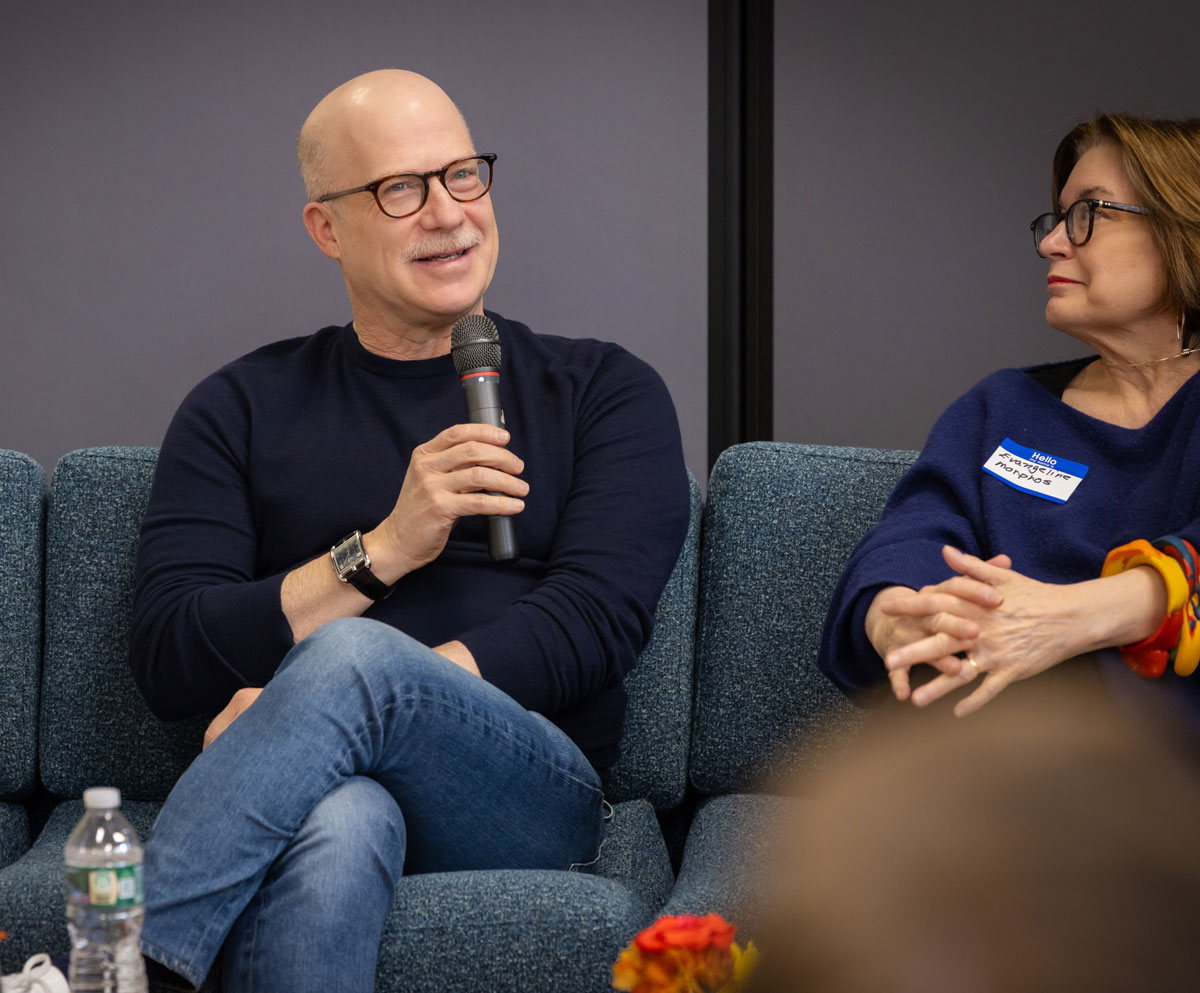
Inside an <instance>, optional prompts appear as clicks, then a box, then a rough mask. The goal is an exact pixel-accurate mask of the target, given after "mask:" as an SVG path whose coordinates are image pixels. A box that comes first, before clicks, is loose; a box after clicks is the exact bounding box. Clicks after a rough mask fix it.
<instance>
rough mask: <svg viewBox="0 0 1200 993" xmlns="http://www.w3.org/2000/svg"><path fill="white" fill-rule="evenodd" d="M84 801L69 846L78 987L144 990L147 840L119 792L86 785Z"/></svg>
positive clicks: (96, 992) (113, 992)
mask: <svg viewBox="0 0 1200 993" xmlns="http://www.w3.org/2000/svg"><path fill="white" fill-rule="evenodd" d="M83 805H84V807H85V808H86V809H85V810H84V814H83V818H82V820H80V822H79V823H78V824H76V825H75V830H74V831H72V832H71V837H70V838H68V839H67V848H66V852H65V859H66V863H67V930H68V931H69V932H70V935H71V968H70V976H69V981H70V984H71V990H72V993H146V969H145V965H144V964H143V962H142V953H141V949H140V948H139V946H138V936H139V935H140V934H141V931H142V916H143V913H144V911H143V910H142V843H141V841H140V840H139V839H138V836H137V832H135V831H134V830H133V828H132V827H130V825H129V822H128V821H127V820H125V818H124V817H122V816H121V810H120V807H121V791H120V790H118V789H114V788H113V787H110V786H98V787H95V788H93V789H90V790H84V792H83Z"/></svg>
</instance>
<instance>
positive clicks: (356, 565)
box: [333, 535, 366, 578]
mask: <svg viewBox="0 0 1200 993" xmlns="http://www.w3.org/2000/svg"><path fill="white" fill-rule="evenodd" d="M365 557H366V552H365V551H364V550H363V546H362V540H361V539H360V538H359V537H358V536H357V535H351V536H350V537H349V538H347V539H345V540H344V541H342V542H340V543H339V544H336V545H334V546H333V566H334V568H335V569H337V572H338V576H340V577H342V578H345V577H346V576H348V575H350V574H352V573H354V572H355V571H357V570H358V569H360V568H361V567H362V564H363V559H364V558H365Z"/></svg>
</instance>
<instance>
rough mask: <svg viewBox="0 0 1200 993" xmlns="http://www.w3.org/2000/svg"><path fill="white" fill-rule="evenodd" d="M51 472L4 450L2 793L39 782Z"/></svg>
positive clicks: (0, 455)
mask: <svg viewBox="0 0 1200 993" xmlns="http://www.w3.org/2000/svg"><path fill="white" fill-rule="evenodd" d="M45 500H46V474H45V473H44V472H43V471H42V467H41V466H40V465H38V464H37V463H36V462H35V461H34V460H33V459H31V458H30V457H29V456H28V455H22V454H21V453H20V452H10V451H0V686H3V688H4V689H3V691H2V692H0V799H10V798H11V799H15V798H19V797H21V796H22V795H24V794H25V793H27V792H29V791H30V790H32V789H33V787H34V782H35V777H36V771H37V707H38V677H39V675H40V666H41V659H42V514H43V510H44V508H45Z"/></svg>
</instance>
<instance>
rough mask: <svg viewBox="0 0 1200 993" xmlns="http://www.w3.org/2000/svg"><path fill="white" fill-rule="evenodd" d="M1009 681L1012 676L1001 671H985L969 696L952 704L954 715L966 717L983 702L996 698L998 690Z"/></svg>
mask: <svg viewBox="0 0 1200 993" xmlns="http://www.w3.org/2000/svg"><path fill="white" fill-rule="evenodd" d="M1010 682H1012V677H1010V676H1008V675H1006V674H1005V673H1003V672H989V673H987V674H986V675H985V676H984V678H983V679H982V680H980V682H979V686H978V687H977V688H976V689H975V690H974V691H973V692H972V693H971V694H970V695H969V696H967V697H966V698H965V699H963V700H959V701H958V703H956V704H955V705H954V716H955V717H967V716H968V715H970V714H973V713H975V711H977V710H978V709H979V708H980V707H982V706H983V705H984V704H985V703H990V702H991V701H992V700H994V699H996V697H997V696H998V695H999V693H1000V691H1001V690H1002V689H1004V687H1006V686H1007V685H1008V684H1009V683H1010Z"/></svg>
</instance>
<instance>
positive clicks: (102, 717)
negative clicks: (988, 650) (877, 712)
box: [0, 443, 913, 991]
mask: <svg viewBox="0 0 1200 993" xmlns="http://www.w3.org/2000/svg"><path fill="white" fill-rule="evenodd" d="M155 456H156V453H155V451H154V450H153V449H147V448H96V449H88V450H84V451H80V452H75V453H72V454H70V455H67V456H65V457H64V458H63V459H62V460H61V462H60V463H59V465H58V467H57V468H56V470H55V472H54V475H53V478H52V479H51V481H50V483H49V486H48V487H47V485H46V481H45V476H44V473H43V472H42V470H41V468H40V467H39V466H38V465H37V464H36V463H34V462H33V461H32V460H30V459H28V458H27V457H25V456H23V455H20V454H17V453H14V452H0V566H2V567H3V568H2V570H0V679H2V680H3V686H4V692H3V694H2V695H0V928H4V929H6V930H7V931H8V933H9V937H8V939H7V940H6V941H4V942H0V971H2V972H12V971H15V970H17V969H18V968H19V967H20V964H21V963H22V962H23V961H24V959H25V958H26V957H28V956H29V955H31V954H33V953H35V952H39V951H50V952H51V953H53V954H63V953H65V951H66V948H67V939H66V932H65V927H64V924H63V896H62V882H61V871H62V864H61V858H62V848H63V845H64V843H65V841H66V836H67V833H68V832H69V830H70V828H71V826H72V825H73V824H74V822H75V820H76V819H77V818H78V817H79V815H80V812H81V804H80V802H79V797H80V795H81V793H82V791H83V789H84V788H85V787H88V786H92V785H99V784H104V785H115V786H119V787H120V788H121V790H122V792H123V794H124V798H125V803H124V807H125V810H126V813H127V815H128V816H129V818H130V820H131V821H132V822H133V823H134V825H135V827H137V828H138V830H139V831H141V832H142V834H143V836H145V835H147V834H149V832H150V830H151V827H152V824H153V820H154V816H155V814H156V812H157V810H158V808H159V806H160V805H161V803H162V801H163V799H164V798H165V797H166V795H167V793H168V792H169V790H170V787H171V785H172V784H173V782H174V781H175V779H176V778H177V777H178V775H179V774H180V772H181V771H182V770H183V769H184V767H185V766H186V765H187V763H188V762H189V761H190V760H191V758H192V757H193V756H194V755H195V754H196V752H197V751H198V750H199V747H200V741H201V734H202V730H203V722H202V721H192V722H184V723H180V724H170V725H168V724H163V723H162V722H160V721H158V720H157V719H155V718H154V717H153V716H152V715H151V714H150V713H149V711H148V709H147V708H146V706H145V704H144V703H143V702H142V700H141V698H140V696H139V695H138V692H137V690H136V689H135V688H134V685H133V681H132V678H131V676H130V675H129V671H128V668H127V665H126V661H125V657H126V644H127V642H126V637H127V635H126V629H127V626H128V618H129V606H130V598H131V594H132V583H133V560H134V553H135V550H136V544H137V532H138V525H139V522H140V519H141V516H142V512H143V510H144V507H145V502H146V498H147V495H148V490H149V485H150V480H151V477H152V475H153V470H154V463H155ZM912 457H913V455H912V453H901V452H881V451H874V450H866V449H835V448H821V447H816V446H797V445H785V444H772V443H760V444H752V445H742V446H736V447H735V448H733V449H730V450H729V451H728V452H726V453H725V454H724V455H723V456H722V457H721V459H720V460H719V461H718V463H717V466H716V468H715V469H714V472H713V476H712V480H711V483H710V488H709V492H708V500H707V505H706V506H704V508H703V511H702V509H701V501H700V495H699V490H698V487H697V486H696V484H695V481H694V480H693V482H692V522H691V527H690V529H689V533H688V537H687V540H686V543H685V546H684V549H683V552H682V554H681V556H680V559H679V562H678V563H677V565H676V568H675V571H674V573H673V575H672V577H671V580H670V582H669V584H668V586H667V589H666V591H665V592H664V594H663V598H662V600H661V602H660V604H659V608H658V616H657V626H656V629H655V634H654V638H653V640H652V641H651V643H650V645H649V646H648V647H647V649H646V651H645V652H644V653H643V655H642V657H641V659H640V660H639V663H638V666H637V668H636V670H635V671H634V673H633V675H632V676H631V677H630V680H629V683H628V686H629V696H630V709H629V713H628V717H627V722H626V729H625V737H624V742H623V746H622V757H621V761H620V763H619V765H618V766H617V767H616V769H615V770H614V775H613V784H612V789H611V790H610V795H609V798H610V800H612V802H613V805H614V809H615V815H614V818H613V821H612V824H611V827H610V831H609V836H608V840H607V842H606V844H605V846H604V849H603V852H602V857H601V860H600V862H599V864H598V865H597V866H596V867H595V869H594V870H593V871H592V872H591V873H562V872H550V871H546V872H532V871H522V872H518V871H504V872H470V873H447V874H435V875H427V876H412V877H408V878H406V879H404V880H403V881H402V884H401V887H400V890H399V892H398V895H397V898H396V903H395V906H394V908H393V911H392V914H391V916H390V917H389V920H388V923H387V926H386V928H385V933H384V940H383V947H382V952H381V957H380V963H379V972H378V980H377V988H378V989H380V990H387V991H392V990H426V989H427V990H435V989H436V990H439V991H448V990H482V989H487V990H513V991H517V990H530V989H555V990H579V991H585V990H595V991H602V990H606V989H608V988H609V985H608V977H609V971H608V970H609V965H610V964H611V962H612V961H613V959H614V958H615V957H616V954H617V952H618V951H619V949H620V947H621V946H622V945H624V944H625V943H626V942H627V941H628V940H629V939H630V938H631V937H632V936H633V934H634V933H636V931H637V930H639V929H640V928H641V927H643V926H645V925H646V924H647V923H649V922H650V921H651V920H652V919H653V918H654V917H655V916H657V914H659V913H661V912H695V911H708V910H715V911H718V912H721V913H723V914H725V915H726V916H727V917H729V918H730V919H731V920H733V921H734V922H735V923H738V922H739V921H741V920H745V921H747V922H749V921H750V919H751V918H752V910H753V899H752V893H750V892H749V890H748V885H747V881H746V876H745V873H744V871H743V867H744V864H745V860H746V858H747V857H752V856H753V854H754V853H755V851H756V850H757V847H758V846H756V842H757V841H758V838H759V837H760V835H761V828H762V824H763V822H764V819H765V818H769V816H770V814H771V812H772V809H773V806H774V805H775V804H777V803H778V802H780V801H777V800H775V799H773V798H772V797H770V796H769V795H766V794H764V793H761V792H757V793H756V792H754V790H756V789H758V790H761V788H762V787H761V785H760V784H761V783H762V782H763V781H764V780H763V776H764V774H765V773H767V772H769V771H778V770H779V769H787V768H788V767H789V765H788V763H789V762H790V761H791V760H790V759H789V756H790V755H791V754H792V753H791V751H790V745H791V744H793V743H795V742H796V741H802V740H803V738H804V737H805V735H806V733H807V732H808V731H809V730H810V729H811V728H812V727H813V726H814V722H815V721H817V720H822V721H824V720H827V719H830V716H831V715H832V720H834V721H835V722H840V724H841V725H842V726H843V727H845V728H846V729H852V728H853V727H854V725H855V723H856V721H857V718H856V715H855V714H854V712H853V711H852V709H851V708H850V707H849V706H848V705H847V704H846V703H845V702H844V701H842V700H841V699H840V698H839V697H838V695H837V694H836V692H835V691H834V690H833V689H832V687H830V686H829V685H828V684H827V683H826V682H825V681H824V679H823V678H822V677H821V676H820V674H819V673H818V672H817V671H816V669H815V667H814V665H813V661H812V660H813V655H814V650H815V645H816V641H817V638H818V636H819V633H820V625H821V620H822V617H823V614H824V610H825V600H826V598H827V596H828V593H829V590H830V589H831V587H832V584H833V582H834V580H835V579H836V577H837V574H838V572H839V571H840V568H841V564H842V562H843V561H844V560H845V557H846V555H847V554H848V553H849V551H850V549H851V548H852V547H853V544H854V543H855V542H856V541H857V539H858V537H859V536H860V535H861V534H862V532H863V531H864V530H865V529H866V527H868V526H869V525H870V523H872V522H873V520H874V519H875V518H876V516H877V515H878V512H879V509H880V507H881V506H882V503H883V500H884V498H885V497H886V494H887V493H888V492H889V491H890V489H891V487H892V486H893V485H894V483H895V481H896V479H897V478H898V477H899V475H900V473H901V472H902V471H903V470H904V469H905V468H906V467H907V465H908V464H909V462H911V459H912ZM698 605H699V609H698ZM693 808H695V816H694V818H693V817H692V811H693ZM663 825H666V826H667V828H668V830H667V834H668V835H669V836H670V837H671V838H672V839H674V838H676V837H678V838H679V839H681V843H680V845H678V846H677V848H678V850H677V851H676V853H675V854H676V859H675V861H676V863H678V878H676V872H675V871H674V870H673V865H672V860H671V858H670V852H669V851H668V845H667V842H666V840H664V835H663V832H662V830H661V827H662V826H663ZM197 830H203V826H202V825H198V826H197ZM685 835H686V843H682V839H683V838H684V836H685ZM215 972H216V970H214V973H215ZM208 986H211V987H212V988H217V986H216V983H215V981H214V980H213V979H212V978H210V983H209V984H208Z"/></svg>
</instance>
